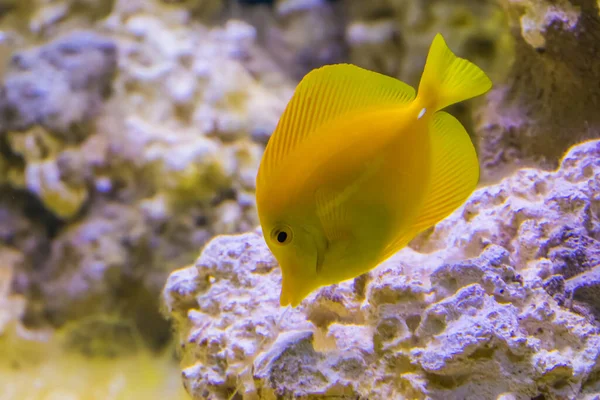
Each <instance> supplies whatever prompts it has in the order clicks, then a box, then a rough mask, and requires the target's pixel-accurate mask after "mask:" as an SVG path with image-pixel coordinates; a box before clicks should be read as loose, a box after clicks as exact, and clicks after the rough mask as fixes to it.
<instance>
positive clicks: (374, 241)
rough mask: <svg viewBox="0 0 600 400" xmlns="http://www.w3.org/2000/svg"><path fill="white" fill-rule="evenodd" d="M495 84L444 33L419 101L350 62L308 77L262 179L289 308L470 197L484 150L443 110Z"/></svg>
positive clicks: (263, 217) (262, 212)
mask: <svg viewBox="0 0 600 400" xmlns="http://www.w3.org/2000/svg"><path fill="white" fill-rule="evenodd" d="M490 88H491V81H490V80H489V78H488V77H487V76H486V75H485V73H484V72H483V71H481V70H480V69H479V68H478V67H477V66H475V65H474V64H472V63H470V62H469V61H467V60H464V59H462V58H458V57H456V56H455V55H454V54H453V53H452V52H451V51H450V49H449V48H448V47H447V46H446V43H445V42H444V39H443V38H442V36H441V35H439V34H438V35H437V36H436V37H435V39H434V40H433V43H432V45H431V48H430V50H429V55H428V56H427V62H426V65H425V69H424V71H423V76H422V78H421V82H420V84H419V91H418V95H415V90H414V89H413V88H412V87H411V86H409V85H407V84H405V83H403V82H401V81H399V80H397V79H394V78H391V77H387V76H385V75H381V74H378V73H375V72H372V71H367V70H365V69H362V68H359V67H356V66H354V65H349V64H339V65H329V66H324V67H321V68H319V69H316V70H313V71H311V72H310V73H308V74H307V75H306V76H305V77H304V78H303V79H302V81H301V82H300V84H299V85H298V87H297V88H296V91H295V92H294V95H293V96H292V99H291V100H290V102H289V104H288V105H287V107H286V109H285V111H284V113H283V115H282V116H281V119H280V121H279V123H278V125H277V128H276V129H275V132H274V133H273V135H272V136H271V138H270V140H269V143H268V144H267V147H266V149H265V152H264V155H263V158H262V161H261V164H260V168H259V171H258V175H257V182H256V200H257V208H258V215H259V219H260V224H261V226H262V229H263V234H264V237H265V241H266V242H267V245H268V246H269V248H270V249H271V251H272V252H273V254H274V256H275V258H276V259H277V261H278V262H279V265H280V267H281V270H282V275H283V282H282V288H281V296H280V303H281V305H282V306H286V305H288V304H291V305H292V306H293V307H295V306H297V305H298V304H299V303H300V302H301V301H302V300H303V299H304V298H305V297H306V296H307V295H308V294H309V293H310V292H312V291H313V290H315V289H317V288H319V287H321V286H325V285H330V284H334V283H338V282H340V281H343V280H346V279H350V278H354V277H356V276H358V275H360V274H363V273H365V272H367V271H369V270H371V269H373V268H374V267H376V266H377V265H378V264H379V263H381V262H382V261H384V260H385V259H387V258H388V257H390V256H391V255H393V254H394V253H395V252H397V251H398V250H399V249H401V248H402V247H404V246H405V245H406V244H407V243H408V242H409V241H410V240H411V239H413V238H414V237H415V236H416V235H417V234H418V233H419V232H421V231H423V230H425V229H427V228H429V227H431V226H433V225H435V224H436V223H437V222H438V221H440V220H441V219H443V218H445V217H446V216H448V215H449V214H450V213H451V212H452V211H453V210H454V209H456V208H457V207H458V206H460V205H461V204H462V203H463V202H464V201H465V200H466V199H467V197H468V196H469V195H470V194H471V192H472V191H473V189H474V188H475V186H476V185H477V181H478V179H479V163H478V160H477V155H476V153H475V149H474V147H473V144H472V143H471V140H470V138H469V136H468V134H467V132H466V131H465V129H464V127H463V126H462V125H461V124H460V122H458V120H456V119H455V118H454V117H452V116H451V115H450V114H448V113H445V112H443V111H439V110H440V109H442V108H444V107H447V106H449V105H450V104H454V103H457V102H459V101H463V100H467V99H469V98H472V97H475V96H478V95H481V94H483V93H485V92H487V91H488V90H489V89H490Z"/></svg>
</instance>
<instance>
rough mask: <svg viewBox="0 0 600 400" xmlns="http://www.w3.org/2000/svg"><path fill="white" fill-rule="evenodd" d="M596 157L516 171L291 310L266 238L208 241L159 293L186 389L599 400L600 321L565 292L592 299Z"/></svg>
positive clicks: (197, 392) (593, 148)
mask: <svg viewBox="0 0 600 400" xmlns="http://www.w3.org/2000/svg"><path fill="white" fill-rule="evenodd" d="M599 160H600V141H591V142H587V143H584V144H582V145H580V146H577V147H574V148H573V149H572V150H571V151H570V152H569V153H568V154H567V155H566V156H565V157H564V159H563V160H562V164H561V167H560V168H559V169H558V170H556V171H554V172H544V171H540V170H534V169H526V170H520V171H518V172H516V173H515V174H514V175H513V176H511V177H508V178H506V179H505V180H503V181H502V182H500V183H499V184H497V185H494V186H490V187H485V188H481V189H479V190H477V191H476V192H475V193H474V194H473V195H472V196H471V198H470V199H469V200H468V201H467V202H466V203H465V204H464V205H463V206H462V207H461V208H459V209H458V210H456V211H455V212H454V213H453V214H452V215H451V216H449V217H448V218H447V219H445V220H444V221H442V222H440V223H439V224H438V225H437V226H436V227H435V228H433V229H431V230H429V231H427V232H424V233H423V234H421V235H420V236H419V237H417V238H416V239H415V240H414V241H413V242H411V244H410V246H409V247H407V248H405V249H403V250H401V251H400V252H398V253H397V254H396V255H394V256H393V257H391V258H390V259H388V260H387V261H386V262H384V263H383V264H382V265H380V266H379V267H378V268H376V269H374V270H373V271H371V272H370V273H368V274H366V275H364V276H361V277H358V278H356V279H354V280H349V281H345V282H341V283H339V284H338V285H332V286H329V287H324V288H321V289H319V290H317V291H315V292H314V293H312V294H311V295H309V296H308V297H307V298H306V299H305V300H304V301H303V302H302V304H301V305H300V306H299V307H297V308H295V309H291V308H288V309H285V310H281V309H280V308H279V304H278V295H279V291H280V284H281V274H280V270H279V268H277V266H276V261H275V260H274V258H273V257H272V255H271V254H270V252H269V251H268V249H267V247H266V245H265V243H264V241H263V239H262V237H261V234H260V231H258V232H251V233H247V234H244V235H237V236H220V237H217V238H215V239H213V240H212V241H211V242H210V243H209V244H208V245H207V247H206V248H205V249H204V251H203V252H202V254H201V256H200V258H199V259H198V261H197V262H196V264H195V265H193V266H190V267H187V268H184V269H181V270H178V271H175V272H174V273H173V274H172V275H171V277H170V278H169V280H168V282H167V284H166V286H165V288H164V292H163V299H164V301H165V311H166V312H167V313H168V315H169V316H170V317H171V318H172V319H173V320H174V321H175V326H176V328H177V332H178V336H179V340H180V343H181V350H182V356H183V358H182V363H183V364H182V366H183V369H184V373H183V379H184V383H185V386H186V388H187V390H188V392H189V393H190V394H192V395H193V396H194V398H197V399H201V398H202V399H206V398H209V399H225V398H230V397H231V396H232V395H233V394H234V393H238V394H241V395H243V396H244V397H245V398H257V399H258V398H261V399H270V398H275V397H290V398H291V397H297V396H311V398H327V397H328V396H338V397H340V398H357V397H362V398H369V399H385V398H411V399H413V398H414V399H416V398H418V399H425V398H449V399H471V398H472V399H475V398H477V399H497V398H503V399H509V398H515V399H521V398H535V397H538V396H544V397H546V398H575V397H576V396H577V395H578V393H579V394H584V393H585V394H586V395H590V396H592V395H595V396H598V395H599V393H600V392H598V387H599V383H598V378H597V377H598V373H597V372H598V371H599V370H600V364H599V361H598V360H600V347H599V344H600V333H599V332H600V331H599V330H598V327H597V325H596V323H597V321H596V320H595V319H594V314H593V313H591V314H590V313H586V312H582V311H581V309H580V308H578V307H575V306H574V305H573V304H568V303H567V302H565V301H562V300H561V297H560V296H561V295H563V298H562V299H563V300H564V293H566V292H568V291H573V293H574V300H573V301H574V302H575V303H577V302H578V303H577V304H585V302H588V303H589V302H592V303H594V305H597V300H594V299H595V298H597V295H596V293H597V287H598V281H599V279H598V277H597V275H598V274H597V272H596V264H597V263H596V262H595V261H594V260H596V257H597V251H596V249H595V247H594V246H593V245H592V246H590V243H592V244H593V243H594V242H595V240H598V238H600V230H599V228H600V221H599V220H598V215H597V213H596V212H595V211H592V210H595V204H596V203H597V200H598V193H600V191H599V190H598V185H599V181H598V179H596V177H597V176H600V175H599V173H600V161H599ZM567 226H568V228H567ZM566 229H568V230H566ZM550 277H555V278H554V280H553V282H555V284H552V285H550V284H545V283H544V282H545V280H547V279H548V278H550ZM556 277H558V278H556ZM561 279H562V281H563V283H562V284H561V283H560V280H561ZM550 286H552V287H554V291H551V290H549V288H550Z"/></svg>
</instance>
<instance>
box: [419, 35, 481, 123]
mask: <svg viewBox="0 0 600 400" xmlns="http://www.w3.org/2000/svg"><path fill="white" fill-rule="evenodd" d="M491 87H492V82H491V81H490V78H488V77H487V75H486V74H485V72H483V71H482V70H481V69H480V68H479V67H478V66H476V65H475V64H473V63H472V62H470V61H467V60H465V59H464V58H460V57H457V56H456V55H454V53H453V52H452V50H450V49H449V48H448V46H447V45H446V42H445V41H444V38H443V37H442V35H441V34H439V33H438V34H437V35H436V36H435V38H434V39H433V42H432V43H431V47H430V49H429V55H428V56H427V61H426V63H425V69H424V70H423V75H422V77H421V82H420V84H419V91H418V94H417V98H418V99H419V100H420V101H421V102H422V104H423V106H424V107H433V108H434V109H435V111H437V110H441V109H442V108H445V107H448V106H449V105H451V104H454V103H458V102H460V101H463V100H467V99H470V98H472V97H476V96H479V95H481V94H483V93H485V92H487V91H488V90H490V88H491Z"/></svg>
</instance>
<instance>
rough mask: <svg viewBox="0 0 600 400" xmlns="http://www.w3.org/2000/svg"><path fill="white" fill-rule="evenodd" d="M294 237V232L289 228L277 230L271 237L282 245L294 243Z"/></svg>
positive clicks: (274, 230) (282, 227)
mask: <svg viewBox="0 0 600 400" xmlns="http://www.w3.org/2000/svg"><path fill="white" fill-rule="evenodd" d="M292 236H293V234H292V230H291V229H290V227H288V226H281V227H278V228H275V229H273V231H272V232H271V237H272V238H273V239H274V240H275V242H277V243H278V244H281V245H284V244H288V243H290V242H291V241H292Z"/></svg>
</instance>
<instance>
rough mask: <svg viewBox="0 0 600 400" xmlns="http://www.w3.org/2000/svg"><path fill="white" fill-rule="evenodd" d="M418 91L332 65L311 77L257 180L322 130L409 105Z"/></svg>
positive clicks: (297, 93) (284, 121) (282, 121)
mask: <svg viewBox="0 0 600 400" xmlns="http://www.w3.org/2000/svg"><path fill="white" fill-rule="evenodd" d="M414 97H415V90H414V89H413V88H412V87H411V86H409V85H407V84H405V83H403V82H401V81H399V80H397V79H394V78H391V77H389V76H385V75H382V74H379V73H376V72H372V71H368V70H365V69H362V68H360V67H357V66H354V65H350V64H336V65H328V66H324V67H321V68H319V69H315V70H313V71H311V72H310V73H308V74H307V75H306V76H305V77H304V79H302V81H301V82H300V84H299V85H298V87H297V88H296V91H295V93H294V95H293V96H292V99H291V100H290V102H289V104H288V106H287V107H286V109H285V111H284V113H283V115H282V116H281V119H280V121H279V123H278V125H277V128H276V129H275V132H273V135H272V136H271V139H270V140H269V143H268V144H267V148H266V149H265V153H264V155H263V163H262V165H261V168H260V170H259V174H258V175H259V176H258V177H257V180H258V181H257V187H258V186H260V182H264V181H265V180H266V179H268V177H269V176H271V174H272V173H273V171H274V170H275V169H276V168H277V166H278V165H279V164H280V163H281V162H282V161H283V160H284V159H285V157H286V156H287V155H288V154H290V152H292V151H293V150H294V149H295V148H297V147H298V146H299V145H301V144H302V143H303V142H304V141H305V140H306V139H307V138H308V137H310V136H311V135H312V134H315V133H316V132H319V134H327V132H322V131H319V128H320V127H321V126H323V125H325V124H327V123H329V122H331V121H333V120H335V119H337V118H342V117H344V116H345V115H347V114H349V113H352V112H355V111H358V110H361V109H367V108H371V107H372V108H374V107H385V106H394V105H401V104H406V103H408V102H410V101H412V100H413V99H414Z"/></svg>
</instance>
